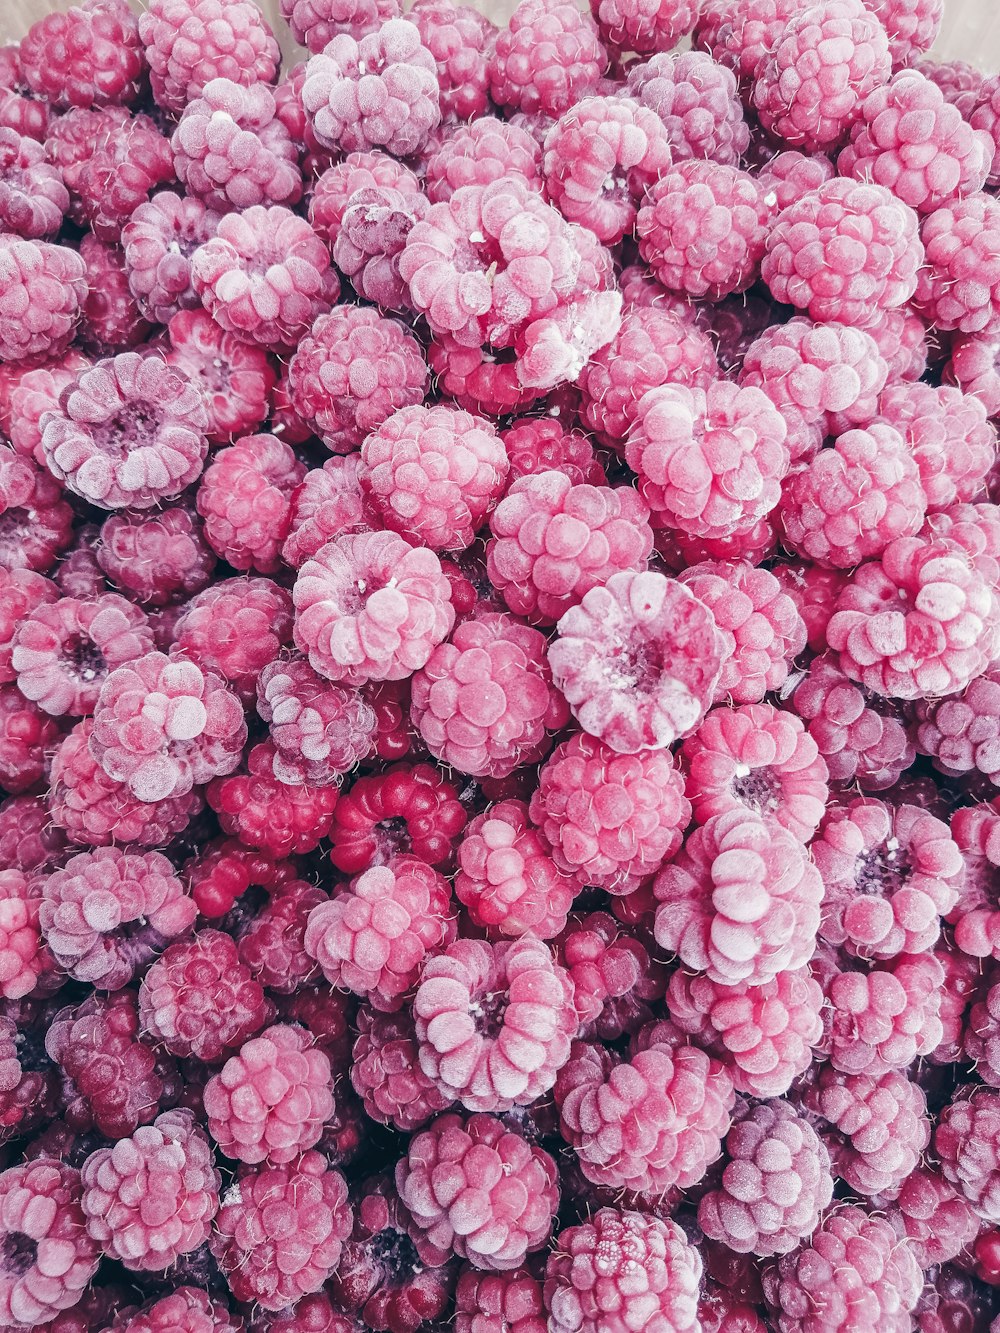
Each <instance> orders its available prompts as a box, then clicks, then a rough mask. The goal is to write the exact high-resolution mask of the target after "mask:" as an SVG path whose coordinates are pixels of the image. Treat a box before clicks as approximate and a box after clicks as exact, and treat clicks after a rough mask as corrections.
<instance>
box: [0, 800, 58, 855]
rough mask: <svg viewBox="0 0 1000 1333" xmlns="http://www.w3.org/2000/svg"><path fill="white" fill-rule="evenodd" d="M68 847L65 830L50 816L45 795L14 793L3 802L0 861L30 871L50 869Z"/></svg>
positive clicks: (0, 823) (0, 820) (0, 809)
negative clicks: (20, 794) (58, 826)
mask: <svg viewBox="0 0 1000 1333" xmlns="http://www.w3.org/2000/svg"><path fill="white" fill-rule="evenodd" d="M65 846H66V839H65V836H64V834H63V832H62V830H61V829H59V828H57V827H56V826H55V825H54V824H53V823H52V821H51V819H50V818H49V812H48V810H47V808H46V806H45V798H44V797H42V796H11V797H9V798H8V799H7V800H5V801H0V861H2V862H3V864H4V865H6V866H8V867H10V869H12V870H23V871H26V872H28V873H31V872H33V871H37V870H48V869H50V868H51V866H52V865H53V863H54V862H55V861H57V860H59V859H60V858H61V856H62V853H63V851H64V849H65Z"/></svg>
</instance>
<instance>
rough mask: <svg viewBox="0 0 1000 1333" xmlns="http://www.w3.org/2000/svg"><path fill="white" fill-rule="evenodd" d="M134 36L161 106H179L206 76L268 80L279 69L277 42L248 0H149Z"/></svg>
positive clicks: (170, 108)
mask: <svg viewBox="0 0 1000 1333" xmlns="http://www.w3.org/2000/svg"><path fill="white" fill-rule="evenodd" d="M139 36H140V37H141V39H142V43H143V46H144V47H145V49H146V58H147V60H148V61H149V66H150V73H151V77H152V84H153V96H154V97H155V98H156V101H157V103H158V104H159V105H160V106H161V107H163V109H164V110H165V111H172V112H177V113H180V112H181V111H183V109H184V107H185V106H186V105H187V103H188V102H190V101H191V99H192V98H194V97H198V96H200V94H201V92H202V91H203V89H204V88H205V85H206V84H207V83H208V82H209V81H210V80H211V79H215V78H227V79H233V80H234V81H235V82H237V83H242V84H246V85H249V84H252V83H256V82H257V81H258V80H259V81H260V82H261V83H273V82H274V79H275V76H276V74H277V71H278V64H279V60H280V53H279V50H278V43H277V42H276V41H275V39H274V35H273V33H272V32H271V29H270V27H269V26H268V22H267V19H266V18H265V17H264V16H263V14H262V13H261V11H260V10H259V9H258V8H257V6H256V5H254V4H251V3H250V0H151V3H150V5H149V7H148V9H147V10H146V11H144V12H143V14H142V15H141V17H140V19H139Z"/></svg>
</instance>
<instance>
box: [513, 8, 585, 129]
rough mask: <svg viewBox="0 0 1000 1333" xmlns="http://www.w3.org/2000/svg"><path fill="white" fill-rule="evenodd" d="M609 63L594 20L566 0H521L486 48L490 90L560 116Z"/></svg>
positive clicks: (533, 110)
mask: <svg viewBox="0 0 1000 1333" xmlns="http://www.w3.org/2000/svg"><path fill="white" fill-rule="evenodd" d="M607 65H608V56H607V52H606V51H605V49H604V47H603V46H602V44H601V41H600V38H599V36H598V30H597V24H596V23H595V22H594V21H593V19H592V18H591V17H590V15H589V14H586V15H584V14H581V13H580V11H579V9H577V8H576V6H575V5H572V4H567V3H565V0H521V3H520V4H518V6H517V8H516V9H515V11H514V13H513V14H512V15H511V18H510V22H509V23H508V25H507V27H506V28H504V29H502V30H501V31H500V32H499V33H497V37H496V41H495V42H494V44H493V50H492V52H491V54H490V65H489V77H490V96H491V97H492V98H493V100H494V102H497V103H498V104H499V105H500V106H502V107H504V108H506V109H508V110H513V111H524V112H527V113H528V114H529V115H535V114H537V113H538V112H543V113H544V114H545V115H548V116H561V115H562V114H563V112H565V111H568V110H569V109H570V107H571V106H573V105H574V104H575V103H576V102H578V101H579V100H580V97H581V96H582V95H584V94H585V93H587V92H588V91H589V90H590V89H592V88H593V87H594V86H595V85H596V84H597V82H598V80H599V79H600V77H601V75H602V74H603V73H604V71H605V69H606V68H607Z"/></svg>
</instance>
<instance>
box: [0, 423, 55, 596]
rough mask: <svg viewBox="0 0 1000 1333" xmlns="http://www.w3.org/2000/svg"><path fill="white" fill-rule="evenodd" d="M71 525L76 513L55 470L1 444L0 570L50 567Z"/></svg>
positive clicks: (44, 568) (47, 568) (43, 568)
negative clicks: (52, 470) (50, 470)
mask: <svg viewBox="0 0 1000 1333" xmlns="http://www.w3.org/2000/svg"><path fill="white" fill-rule="evenodd" d="M72 527H73V511H72V509H70V507H69V505H68V504H67V502H66V500H65V498H64V495H63V491H62V487H61V486H60V485H59V483H58V482H57V481H56V480H55V478H54V477H53V476H52V475H51V473H50V472H49V471H48V470H47V469H46V468H44V467H39V466H36V465H35V463H34V461H33V460H32V459H30V458H22V457H20V456H19V455H18V454H16V453H15V452H14V451H13V450H12V449H10V448H6V447H3V446H0V569H4V570H8V571H13V570H25V571H27V570H37V571H43V570H49V569H51V568H52V566H53V564H54V563H55V559H56V556H57V555H58V554H59V553H60V552H61V551H64V550H65V549H66V547H68V546H69V544H70V540H71V534H72Z"/></svg>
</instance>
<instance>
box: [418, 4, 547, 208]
mask: <svg viewBox="0 0 1000 1333" xmlns="http://www.w3.org/2000/svg"><path fill="white" fill-rule="evenodd" d="M422 3H423V4H439V3H441V0H418V3H417V5H416V6H415V7H414V9H413V11H411V12H412V13H414V14H416V12H417V10H418V9H419V8H420V4H422ZM472 12H473V13H475V12H476V11H474V10H473V11H472ZM541 160H542V154H541V149H540V146H539V144H538V143H537V142H536V141H535V140H534V139H533V138H532V136H531V135H530V134H529V133H528V132H527V130H523V129H521V128H520V127H519V126H517V125H512V124H511V123H510V121H506V120H495V119H494V118H493V117H492V116H481V117H480V118H479V119H478V120H473V121H471V122H470V123H469V124H468V125H459V126H458V127H457V128H456V129H454V130H453V131H452V132H451V133H450V134H449V135H448V137H447V138H446V139H445V141H444V142H443V143H442V144H441V146H440V148H437V149H436V150H435V151H434V152H433V153H431V154H430V156H429V157H428V159H427V172H426V176H425V180H426V182H427V196H428V198H429V199H430V201H431V203H432V204H438V203H441V202H442V201H443V200H447V199H450V198H451V197H452V195H453V194H454V193H455V191H456V190H458V189H461V188H462V186H463V185H489V183H490V181H493V180H496V179H497V178H498V177H501V176H521V177H523V178H524V180H525V181H526V182H527V183H528V184H529V185H531V186H533V187H534V188H535V189H536V190H540V189H541V188H542V177H541Z"/></svg>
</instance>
